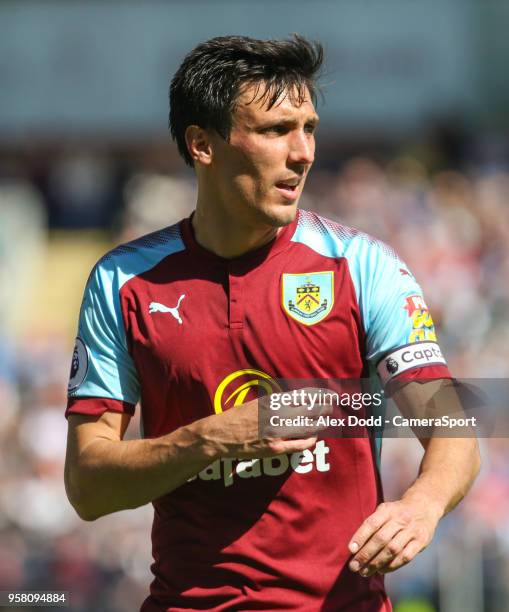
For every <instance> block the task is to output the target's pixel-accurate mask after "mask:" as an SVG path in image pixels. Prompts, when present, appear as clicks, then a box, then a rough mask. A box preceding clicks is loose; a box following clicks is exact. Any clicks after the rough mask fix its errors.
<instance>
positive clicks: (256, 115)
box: [233, 83, 318, 125]
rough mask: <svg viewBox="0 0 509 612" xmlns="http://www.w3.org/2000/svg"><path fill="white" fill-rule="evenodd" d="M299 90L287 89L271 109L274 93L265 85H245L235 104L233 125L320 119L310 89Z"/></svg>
mask: <svg viewBox="0 0 509 612" xmlns="http://www.w3.org/2000/svg"><path fill="white" fill-rule="evenodd" d="M300 93H301V95H300V96H299V91H298V90H297V88H294V89H293V90H291V91H289V90H287V89H285V90H284V91H283V92H282V94H281V95H280V96H279V97H278V98H277V100H276V101H275V102H274V104H273V105H272V106H271V107H270V108H269V106H270V102H271V101H272V100H271V99H272V92H271V91H270V90H268V89H267V88H266V86H265V84H264V83H257V84H248V85H244V86H243V87H242V89H241V91H240V94H239V96H238V98H237V101H236V103H235V110H234V112H233V123H234V124H237V125H238V124H239V123H243V122H247V123H251V122H254V121H267V120H273V119H297V118H300V117H303V118H305V119H306V120H307V119H311V118H313V119H318V115H317V114H316V110H315V106H314V104H313V100H312V98H311V94H310V92H309V89H308V88H307V87H306V86H303V88H302V91H301V92H300Z"/></svg>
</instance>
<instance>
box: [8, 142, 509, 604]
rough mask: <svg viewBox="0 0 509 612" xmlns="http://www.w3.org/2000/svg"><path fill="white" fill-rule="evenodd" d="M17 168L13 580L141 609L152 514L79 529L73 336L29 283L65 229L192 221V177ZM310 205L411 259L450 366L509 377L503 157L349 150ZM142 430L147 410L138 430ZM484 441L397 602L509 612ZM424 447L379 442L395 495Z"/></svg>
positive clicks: (129, 229)
mask: <svg viewBox="0 0 509 612" xmlns="http://www.w3.org/2000/svg"><path fill="white" fill-rule="evenodd" d="M4 170H5V171H4V172H2V173H1V174H0V404H1V408H0V590H8V589H17V590H20V589H44V590H50V589H55V590H65V591H70V592H71V593H72V602H73V604H72V610H75V611H77V612H85V611H89V610H100V611H105V612H109V611H111V612H114V611H121V610H122V611H123V610H135V609H137V607H136V606H138V605H139V603H141V601H142V600H143V598H144V597H145V595H146V593H147V590H148V584H149V582H150V572H149V566H150V562H151V557H150V523H151V507H150V506H147V507H145V508H142V509H139V510H136V511H130V512H123V513H120V514H118V515H115V516H112V517H111V516H110V517H104V518H102V519H99V520H98V521H96V522H95V523H84V522H82V521H80V520H79V519H78V518H77V517H76V515H75V513H74V511H73V510H72V509H71V507H70V505H69V503H68V502H67V499H66V496H65V491H64V486H63V461H64V453H65V443H66V421H65V419H64V417H63V412H64V407H65V403H66V395H65V391H66V382H67V377H68V371H69V365H70V355H71V349H72V338H70V337H69V335H68V333H67V332H66V330H65V329H62V330H58V329H55V328H52V329H51V330H48V331H47V333H45V331H44V329H43V328H41V326H39V327H38V326H37V324H36V321H37V311H38V303H39V298H40V296H38V295H37V294H35V293H36V292H35V291H34V287H39V289H38V290H39V291H40V290H41V289H40V287H41V286H42V287H44V284H42V285H41V283H40V274H41V270H42V269H43V262H44V258H45V257H47V256H48V252H49V250H50V249H51V245H52V240H53V236H54V232H55V231H56V230H57V229H58V231H59V232H60V234H59V235H61V233H62V232H65V233H66V234H67V235H68V236H70V237H71V240H70V241H69V244H70V245H71V246H70V247H69V252H68V254H67V255H66V256H67V257H68V258H70V259H71V260H73V261H76V262H78V260H77V259H73V258H75V257H76V252H75V251H73V250H72V244H73V239H72V237H73V236H76V235H77V233H78V232H80V231H83V229H84V228H95V229H99V230H101V232H102V234H101V236H102V239H104V236H106V237H107V241H109V242H110V243H111V245H115V244H118V243H120V242H124V241H126V240H130V239H133V238H135V237H137V236H139V235H142V234H144V233H147V232H150V231H152V230H155V229H157V228H159V227H162V226H165V225H169V224H171V223H173V222H175V221H177V220H179V219H181V218H182V217H184V216H187V215H188V214H190V212H191V211H192V209H193V205H194V198H195V189H194V185H193V182H192V176H191V175H190V174H186V175H179V174H177V173H166V172H163V171H160V170H159V169H158V168H147V167H140V168H133V167H128V166H126V164H125V163H121V162H120V161H119V160H118V159H116V158H114V157H112V156H109V157H108V156H106V155H98V154H94V152H93V151H80V150H76V151H73V152H72V153H68V154H66V155H65V156H60V157H58V158H57V157H56V158H55V159H54V160H53V161H52V163H50V164H47V166H46V169H45V171H44V172H42V173H41V172H39V173H37V172H33V173H30V172H27V171H23V172H21V171H20V169H19V167H14V166H8V167H6V168H5V169H4ZM301 206H302V207H303V208H307V209H312V210H315V211H317V212H318V213H320V214H323V215H324V216H327V217H329V218H331V219H333V220H336V221H339V222H340V223H343V224H346V225H351V226H354V227H356V228H358V229H361V230H364V231H366V232H368V233H370V234H372V235H373V236H375V237H376V238H379V239H382V240H383V241H385V242H387V243H388V244H390V245H391V246H392V247H393V248H394V249H395V250H396V251H397V252H398V254H399V255H400V257H401V258H402V259H403V260H404V261H405V262H406V263H407V265H408V266H409V268H410V269H411V270H412V272H413V273H414V274H415V276H416V277H417V279H418V280H419V282H420V284H421V285H422V287H423V289H424V293H425V296H426V299H427V302H428V305H429V307H430V309H431V311H432V313H433V318H434V320H435V324H436V325H437V328H438V334H439V341H440V344H441V347H442V350H443V351H444V353H445V355H446V357H447V359H448V363H449V366H450V368H451V370H452V371H453V373H454V374H455V375H457V376H458V377H462V378H500V377H506V378H507V377H508V376H509V164H508V165H505V164H504V160H503V158H502V157H500V158H497V159H496V161H493V160H489V162H486V163H477V164H471V165H468V164H466V165H464V166H463V167H457V165H455V164H451V166H450V167H447V165H445V166H443V167H441V168H439V169H433V170H430V167H429V165H427V164H426V162H425V161H423V159H422V157H421V156H419V155H418V154H414V153H412V152H411V151H408V152H403V153H399V154H397V155H390V156H384V158H380V156H375V155H372V156H367V155H358V156H349V157H346V158H344V159H342V161H341V163H338V164H337V166H334V165H333V164H329V165H326V164H323V165H321V166H318V167H317V168H316V170H314V171H313V172H312V174H311V176H310V179H309V183H308V186H307V187H306V190H305V195H304V197H303V200H302V203H301ZM94 236H95V234H94ZM93 239H94V238H91V240H93ZM76 265H81V264H78V263H77V264H76ZM81 272H82V273H83V274H85V275H86V273H87V272H88V270H86V271H81ZM62 282H63V283H65V282H66V279H65V278H64V279H62ZM78 297H79V296H78ZM60 307H61V313H62V314H61V316H62V318H65V317H67V318H68V317H69V316H71V317H72V318H73V319H74V320H77V314H78V313H77V312H72V313H70V314H69V312H68V310H69V308H70V306H69V304H67V303H62V304H61V305H60ZM138 431H139V424H138V421H137V417H136V418H134V419H133V422H132V423H131V426H130V428H129V435H130V436H132V437H134V436H137V435H138ZM482 446H483V469H482V473H481V475H480V477H479V479H478V481H477V483H476V485H475V487H474V489H473V491H472V492H471V494H470V495H469V497H468V498H467V499H466V500H465V502H464V503H463V504H462V505H461V506H460V507H459V508H457V509H456V510H455V511H454V512H453V513H452V514H451V515H450V516H449V517H447V519H446V520H444V521H443V523H442V524H441V526H440V529H439V533H438V536H437V539H436V540H435V541H434V543H433V544H432V545H431V546H430V547H429V548H428V549H427V550H426V551H425V552H423V553H422V554H421V555H420V556H419V558H418V559H417V560H416V561H415V562H414V563H412V564H410V565H409V566H407V567H406V568H404V569H402V570H400V571H399V572H397V573H395V574H394V575H392V576H391V577H390V578H389V580H388V585H389V592H390V594H391V595H392V597H393V600H394V602H396V609H397V610H398V611H399V612H405V611H407V612H410V611H413V612H419V611H422V612H427V611H430V612H432V611H433V610H443V611H445V612H452V611H454V610H460V609H461V610H462V612H469V611H472V612H474V611H475V612H479V611H481V610H489V611H490V612H499V611H500V612H501V611H502V610H507V609H509V587H508V586H507V585H508V584H509V461H508V458H509V445H508V443H507V440H505V439H496V438H493V439H487V440H483V441H482ZM421 454H422V453H421V451H420V450H419V444H418V442H417V441H416V440H399V439H396V440H394V439H392V440H386V441H385V442H384V450H383V453H382V469H383V479H384V482H385V490H386V497H387V498H388V499H394V498H396V497H397V496H398V495H399V494H400V493H401V492H402V491H403V490H404V488H405V487H406V486H408V484H409V483H410V482H411V481H412V479H413V478H414V477H415V474H416V470H417V466H418V463H419V460H420V456H421ZM338 520H340V517H338ZM444 576H446V579H445V578H444Z"/></svg>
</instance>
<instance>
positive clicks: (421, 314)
mask: <svg viewBox="0 0 509 612" xmlns="http://www.w3.org/2000/svg"><path fill="white" fill-rule="evenodd" d="M403 308H404V309H405V310H406V311H407V312H408V316H409V317H410V318H411V320H412V330H411V332H410V335H409V337H408V342H425V341H430V342H436V340H437V335H436V332H435V325H434V323H433V319H432V318H431V314H430V312H429V310H428V307H427V305H426V302H425V301H424V298H423V297H422V295H410V296H409V297H407V298H406V299H405V303H404V305H403Z"/></svg>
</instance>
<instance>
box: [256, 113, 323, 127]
mask: <svg viewBox="0 0 509 612" xmlns="http://www.w3.org/2000/svg"><path fill="white" fill-rule="evenodd" d="M319 122H320V117H319V116H318V115H312V116H311V117H309V119H307V120H306V121H305V125H308V124H312V125H313V126H317V125H318V123H319ZM298 123H299V121H298V120H297V119H294V118H290V117H279V118H276V117H274V118H273V119H271V120H267V121H264V122H263V123H261V124H260V125H257V126H256V127H257V128H266V127H270V126H271V125H286V126H288V127H292V126H295V125H298Z"/></svg>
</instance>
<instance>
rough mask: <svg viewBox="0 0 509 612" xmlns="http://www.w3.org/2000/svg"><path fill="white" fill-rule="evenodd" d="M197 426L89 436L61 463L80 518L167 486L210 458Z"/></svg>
mask: <svg viewBox="0 0 509 612" xmlns="http://www.w3.org/2000/svg"><path fill="white" fill-rule="evenodd" d="M200 430H201V427H200V421H196V422H195V423H193V424H191V425H189V426H187V427H182V428H180V429H178V430H176V431H174V432H172V433H170V434H167V435H165V436H161V437H160V438H154V439H145V440H126V441H123V440H110V439H102V438H98V439H94V440H92V441H90V442H89V443H88V444H87V445H86V446H85V447H83V449H82V450H81V451H80V453H79V456H76V457H71V458H70V461H68V462H67V463H66V488H67V492H68V496H69V499H70V501H71V503H72V504H73V506H74V507H75V509H76V511H77V512H78V514H79V515H80V516H81V518H83V519H85V520H94V519H96V518H99V517H100V516H103V515H105V514H109V513H111V512H116V511H118V510H125V509H128V508H137V507H139V506H142V505H144V504H146V503H148V502H151V501H153V500H154V499H157V498H159V497H161V496H163V495H165V494H167V493H169V492H171V491H173V490H174V489H176V488H177V487H179V486H180V485H182V484H184V483H185V482H186V481H187V480H188V479H189V478H190V477H192V476H194V475H195V474H197V473H198V472H199V471H201V470H202V469H204V468H205V467H207V466H208V465H209V464H210V463H212V462H213V461H214V460H215V458H216V456H215V452H214V449H213V448H212V447H211V446H210V445H208V444H207V443H206V442H204V440H203V438H202V436H201V434H200Z"/></svg>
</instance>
